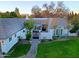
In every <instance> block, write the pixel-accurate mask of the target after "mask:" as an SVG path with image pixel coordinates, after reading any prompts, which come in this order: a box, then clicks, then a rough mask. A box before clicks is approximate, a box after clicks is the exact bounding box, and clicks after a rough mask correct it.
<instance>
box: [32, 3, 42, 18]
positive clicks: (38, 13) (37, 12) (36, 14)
mask: <svg viewBox="0 0 79 59" xmlns="http://www.w3.org/2000/svg"><path fill="white" fill-rule="evenodd" d="M31 11H32V15H33V16H34V17H41V8H39V6H37V5H36V6H34V7H33V8H32V10H31Z"/></svg>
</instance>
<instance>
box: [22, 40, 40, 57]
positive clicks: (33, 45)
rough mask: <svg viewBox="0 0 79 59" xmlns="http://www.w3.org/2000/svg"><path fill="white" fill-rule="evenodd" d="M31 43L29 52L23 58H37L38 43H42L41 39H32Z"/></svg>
mask: <svg viewBox="0 0 79 59" xmlns="http://www.w3.org/2000/svg"><path fill="white" fill-rule="evenodd" d="M30 43H31V48H30V50H29V51H28V53H27V54H26V55H24V56H22V57H21V58H35V56H36V54H37V47H38V44H39V43H40V41H39V39H32V40H31V41H30Z"/></svg>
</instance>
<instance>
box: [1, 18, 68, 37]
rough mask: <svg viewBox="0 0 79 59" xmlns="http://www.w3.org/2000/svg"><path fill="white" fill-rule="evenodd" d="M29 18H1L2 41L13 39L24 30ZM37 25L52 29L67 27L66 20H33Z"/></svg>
mask: <svg viewBox="0 0 79 59" xmlns="http://www.w3.org/2000/svg"><path fill="white" fill-rule="evenodd" d="M26 20H29V18H0V39H6V38H8V37H11V36H12V35H13V34H14V33H16V32H18V31H19V30H21V29H23V28H24V25H23V23H24V21H26ZM33 20H35V22H36V24H48V25H49V26H50V28H53V26H54V25H56V24H57V25H60V26H62V27H67V20H66V19H65V18H33Z"/></svg>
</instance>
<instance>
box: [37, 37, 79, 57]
mask: <svg viewBox="0 0 79 59" xmlns="http://www.w3.org/2000/svg"><path fill="white" fill-rule="evenodd" d="M69 39H70V40H67V41H53V42H47V43H41V44H39V46H38V51H37V55H36V57H38V58H58V57H59V58H60V57H62V58H63V57H64V58H67V57H79V38H78V37H72V38H69Z"/></svg>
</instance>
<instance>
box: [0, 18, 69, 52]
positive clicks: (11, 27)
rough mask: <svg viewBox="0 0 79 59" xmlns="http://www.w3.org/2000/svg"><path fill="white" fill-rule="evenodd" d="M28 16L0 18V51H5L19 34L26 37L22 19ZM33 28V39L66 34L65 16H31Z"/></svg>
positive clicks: (15, 41)
mask: <svg viewBox="0 0 79 59" xmlns="http://www.w3.org/2000/svg"><path fill="white" fill-rule="evenodd" d="M27 20H29V18H0V52H4V53H7V52H8V51H9V50H10V49H11V48H12V47H13V46H14V45H15V44H16V43H17V42H18V39H19V36H20V37H21V38H22V39H26V31H27V30H26V29H25V28H24V21H27ZM33 20H34V21H35V28H34V29H33V31H32V38H33V39H40V40H41V39H53V36H67V35H68V32H69V31H68V28H67V19H66V18H33Z"/></svg>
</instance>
